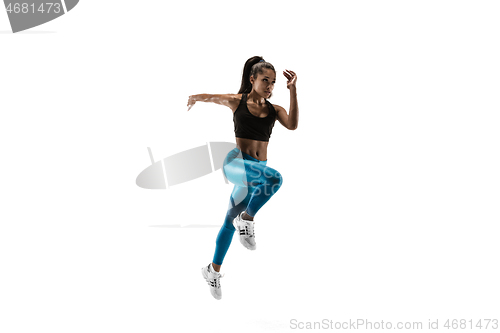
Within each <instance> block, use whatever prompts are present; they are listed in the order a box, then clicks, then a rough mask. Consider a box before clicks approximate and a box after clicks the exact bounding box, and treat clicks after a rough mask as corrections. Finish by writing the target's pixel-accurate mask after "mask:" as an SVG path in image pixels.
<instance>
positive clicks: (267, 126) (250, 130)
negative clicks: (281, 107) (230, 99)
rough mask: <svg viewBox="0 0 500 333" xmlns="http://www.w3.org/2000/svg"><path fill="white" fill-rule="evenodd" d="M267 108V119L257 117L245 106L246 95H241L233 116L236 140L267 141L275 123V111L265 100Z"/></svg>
mask: <svg viewBox="0 0 500 333" xmlns="http://www.w3.org/2000/svg"><path fill="white" fill-rule="evenodd" d="M266 104H267V106H268V108H269V114H268V115H267V117H263V118H261V117H257V116H254V115H253V114H251V113H250V111H249V110H248V106H247V94H242V95H241V101H240V104H239V105H238V108H237V109H236V111H234V114H233V121H234V134H235V135H236V137H237V138H244V139H251V140H258V141H269V138H270V137H271V132H272V131H273V126H274V122H275V121H276V110H275V109H274V107H273V105H272V104H271V103H270V102H269V101H268V100H267V99H266Z"/></svg>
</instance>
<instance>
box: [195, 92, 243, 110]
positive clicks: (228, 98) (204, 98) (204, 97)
mask: <svg viewBox="0 0 500 333" xmlns="http://www.w3.org/2000/svg"><path fill="white" fill-rule="evenodd" d="M240 100H241V94H218V95H212V94H199V95H191V96H189V100H188V104H187V106H188V111H189V110H190V109H191V108H192V107H193V105H194V103H196V102H211V103H215V104H219V105H225V106H227V107H228V108H230V109H231V110H233V111H234V110H236V108H237V107H238V104H239V102H240Z"/></svg>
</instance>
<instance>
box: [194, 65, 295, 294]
mask: <svg viewBox="0 0 500 333" xmlns="http://www.w3.org/2000/svg"><path fill="white" fill-rule="evenodd" d="M283 75H284V76H285V77H286V79H287V84H286V86H287V88H288V89H289V90H290V114H287V112H286V110H285V109H284V108H282V107H281V106H278V105H274V104H271V103H270V102H269V101H268V100H267V98H270V97H271V95H272V92H273V89H274V83H275V82H276V71H275V69H274V67H273V65H271V64H270V63H268V62H266V61H264V59H263V58H262V57H252V58H250V59H248V60H247V61H246V63H245V66H244V68H243V78H242V80H241V87H240V91H239V92H238V94H225V95H209V94H200V95H192V96H189V100H188V104H187V105H188V111H189V110H190V109H191V107H192V106H193V105H194V104H195V103H196V102H213V103H217V104H220V105H224V106H227V107H229V108H230V109H231V110H232V111H233V121H234V132H235V136H236V146H237V147H236V148H235V149H233V150H232V151H230V152H229V154H227V156H226V158H225V160H224V164H223V172H224V175H225V177H226V178H227V179H228V180H229V181H230V182H231V183H233V184H234V189H233V192H232V194H231V197H230V200H229V207H228V211H227V213H226V219H225V221H224V224H223V225H222V228H221V229H220V231H219V234H218V236H217V240H216V247H215V254H214V257H213V260H212V263H210V264H208V266H206V267H203V268H202V270H201V271H202V274H203V277H204V278H205V280H206V281H207V282H208V285H209V286H210V292H211V294H212V296H213V297H215V298H216V299H221V297H222V292H221V287H220V278H221V277H222V275H221V274H220V273H219V272H220V267H221V265H222V261H223V260H224V256H225V255H226V252H227V250H228V249H229V245H230V244H231V240H232V238H233V234H234V231H235V230H237V233H238V235H239V236H240V242H241V243H242V244H243V246H245V247H246V248H247V249H249V250H255V248H256V244H255V233H254V217H255V215H256V214H257V212H258V211H259V209H260V208H261V207H262V206H263V205H264V204H265V203H266V202H267V201H268V200H269V199H270V198H271V197H272V196H273V195H274V193H276V191H277V190H278V189H279V188H280V187H281V184H282V182H283V178H282V177H281V175H280V173H279V172H278V171H276V170H274V169H272V168H270V167H268V166H267V165H266V164H267V146H268V144H269V138H270V137H271V131H272V129H273V126H274V122H275V121H276V119H278V121H279V122H280V123H281V124H282V125H283V126H284V127H285V128H287V129H289V130H295V129H296V128H297V125H298V121H299V108H298V105H297V89H296V86H295V84H296V82H297V75H296V74H295V73H294V72H292V71H290V70H286V71H284V72H283Z"/></svg>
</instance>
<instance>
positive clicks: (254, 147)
mask: <svg viewBox="0 0 500 333" xmlns="http://www.w3.org/2000/svg"><path fill="white" fill-rule="evenodd" d="M268 144H269V142H268V141H258V140H251V139H243V138H236V146H237V147H238V148H239V149H240V150H241V151H242V152H244V153H245V154H248V155H250V156H252V157H253V158H256V159H258V160H259V161H266V160H267V145H268Z"/></svg>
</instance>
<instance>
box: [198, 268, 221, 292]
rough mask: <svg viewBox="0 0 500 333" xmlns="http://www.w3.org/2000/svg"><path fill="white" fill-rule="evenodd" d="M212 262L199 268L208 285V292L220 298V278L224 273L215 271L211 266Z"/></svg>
mask: <svg viewBox="0 0 500 333" xmlns="http://www.w3.org/2000/svg"><path fill="white" fill-rule="evenodd" d="M211 266H212V264H211V263H210V264H208V266H204V267H203V268H202V269H201V274H202V275H203V277H204V278H205V280H206V281H207V282H208V285H209V286H210V293H211V294H212V296H213V297H214V298H215V299H221V298H222V291H221V289H220V278H221V277H224V275H222V274H220V273H219V272H216V271H214V270H213V268H212V267H211Z"/></svg>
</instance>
